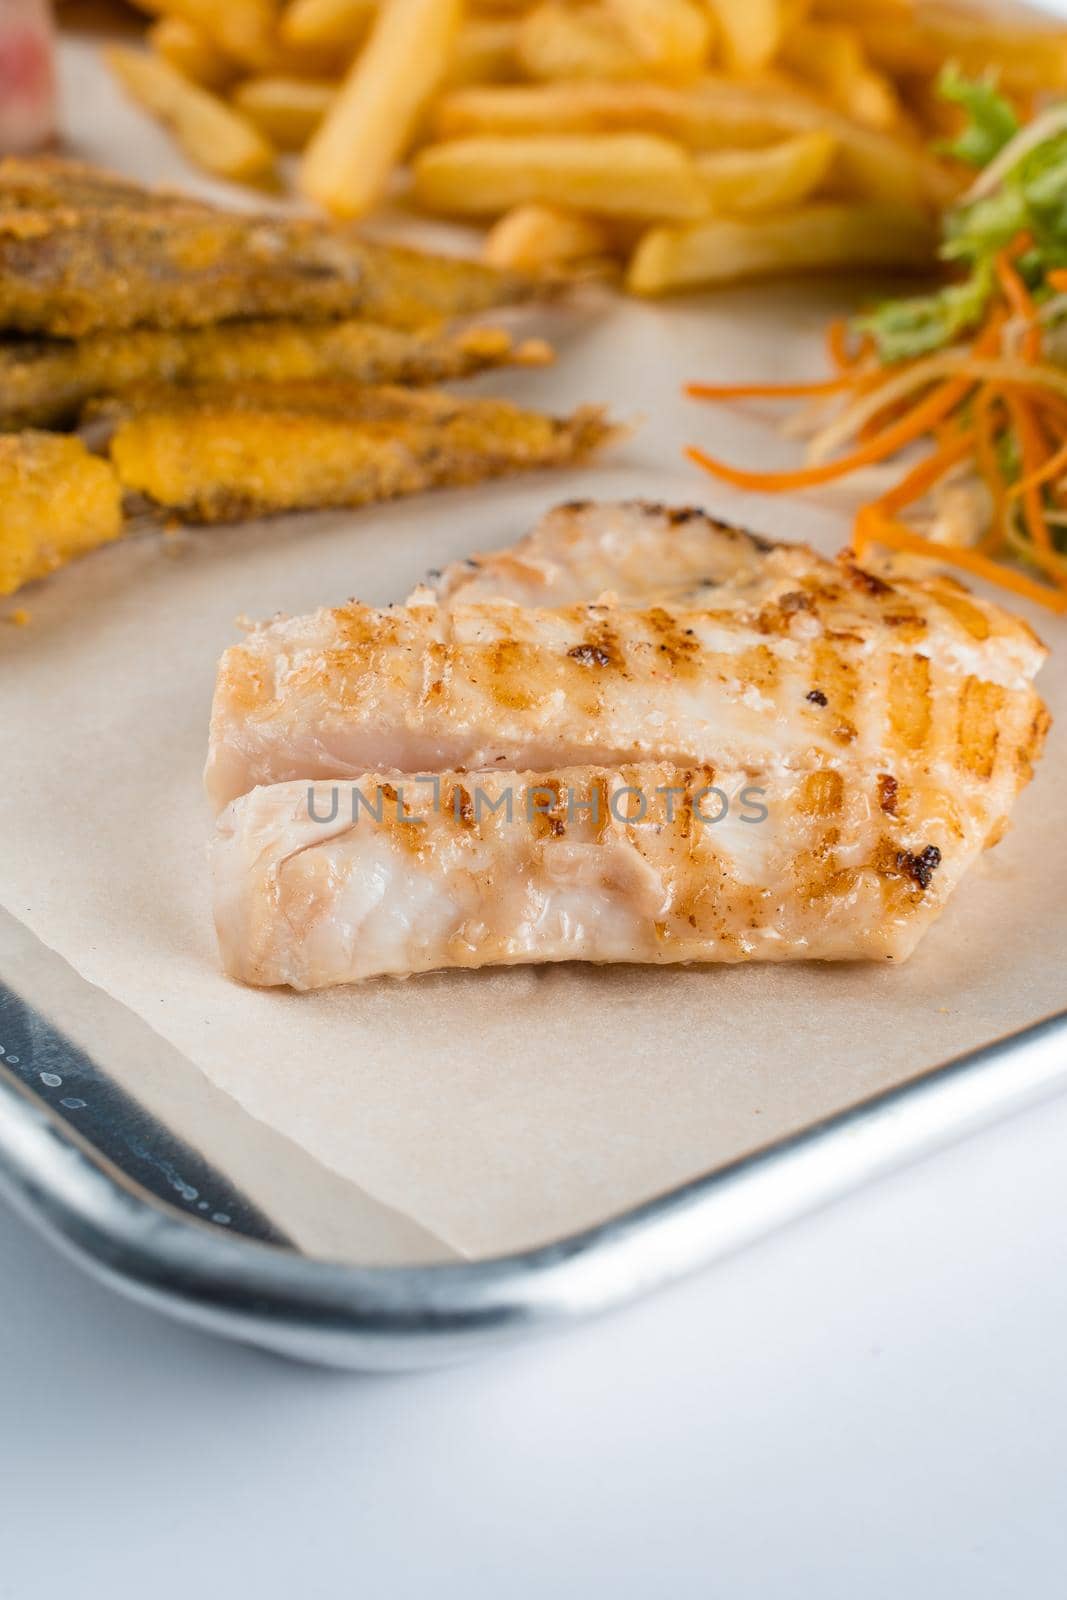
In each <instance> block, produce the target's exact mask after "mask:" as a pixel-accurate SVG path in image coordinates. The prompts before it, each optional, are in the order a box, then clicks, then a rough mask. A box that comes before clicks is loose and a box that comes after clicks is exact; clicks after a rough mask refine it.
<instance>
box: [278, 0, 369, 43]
mask: <svg viewBox="0 0 1067 1600" xmlns="http://www.w3.org/2000/svg"><path fill="white" fill-rule="evenodd" d="M377 10H378V4H377V0H290V3H289V4H288V5H287V6H286V7H285V9H284V11H283V12H282V14H281V17H280V19H279V22H278V34H279V37H280V38H281V41H282V43H283V44H287V45H293V46H296V47H298V48H300V49H311V50H320V49H321V50H329V51H337V52H338V53H339V54H340V55H342V56H346V55H347V56H349V57H350V56H351V55H352V53H353V51H355V50H357V49H358V48H359V46H360V45H361V44H362V43H363V41H364V39H365V38H366V37H367V34H368V33H369V32H370V28H371V24H372V23H373V22H374V18H375V14H376V12H377Z"/></svg>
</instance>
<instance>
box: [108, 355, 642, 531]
mask: <svg viewBox="0 0 1067 1600" xmlns="http://www.w3.org/2000/svg"><path fill="white" fill-rule="evenodd" d="M92 414H93V415H94V416H97V417H99V418H101V419H102V420H105V421H108V422H110V423H111V424H112V425H113V427H114V431H113V433H112V436H111V441H110V446H109V448H110V454H111V460H112V462H113V464H114V466H115V470H116V471H117V473H118V475H119V478H120V479H121V481H122V483H123V485H124V487H125V488H126V489H127V490H128V491H131V492H134V493H137V494H140V495H144V496H145V497H147V499H148V500H149V501H151V502H152V503H153V504H155V505H156V506H160V507H163V508H165V509H167V510H169V511H173V512H176V513H178V514H179V515H180V516H182V517H183V518H184V519H185V520H186V521H193V522H230V521H234V520H237V519H239V518H243V517H248V516H268V515H272V514H277V513H281V512H286V511H299V510H309V509H314V508H318V507H323V506H362V505H368V504H371V503H373V502H377V501H381V500H388V499H393V498H395V497H396V496H398V495H409V494H416V493H420V492H421V491H423V490H425V489H430V488H437V487H441V486H446V485H455V484H470V483H479V482H481V481H483V480H484V479H486V478H491V477H497V476H500V475H502V474H505V473H510V472H519V471H530V470H533V469H537V468H543V467H560V466H567V465H571V464H573V463H576V462H581V461H584V460H585V459H587V458H588V457H589V456H590V455H592V454H593V452H594V451H596V450H598V449H600V448H601V447H602V446H604V445H606V444H607V443H609V442H610V441H611V440H612V439H613V438H614V437H616V435H617V432H618V430H617V429H615V428H613V427H612V425H611V424H609V423H608V421H607V420H606V419H605V418H604V416H603V414H602V413H601V412H600V411H599V410H597V409H596V408H595V407H582V408H580V409H579V410H577V411H576V412H575V413H574V414H573V415H572V416H570V417H562V418H557V417H549V416H545V415H543V414H541V413H539V412H534V411H524V410H522V409H520V408H519V407H518V406H515V405H512V404H511V403H510V402H508V401H504V400H487V399H479V400H461V399H457V398H455V396H452V395H449V394H446V393H443V392H440V391H436V390H418V391H412V390H408V389H400V388H391V387H388V386H384V387H381V388H366V387H363V386H361V385H358V384H351V383H342V382H340V381H334V382H327V381H323V382H307V383H303V382H299V383H298V382H296V381H293V382H290V383H278V384H266V383H265V384H255V383H246V384H243V385H240V386H234V387H232V388H224V387H221V386H217V385H213V386H211V387H210V388H209V389H208V390H206V391H201V390H197V389H191V390H173V391H167V392H165V393H160V392H159V390H158V389H154V390H152V391H150V392H149V393H147V394H142V393H139V392H137V391H133V392H131V393H130V394H127V395H124V396H123V397H121V399H119V400H117V401H114V402H107V403H105V404H103V405H101V406H99V407H94V408H93V411H92Z"/></svg>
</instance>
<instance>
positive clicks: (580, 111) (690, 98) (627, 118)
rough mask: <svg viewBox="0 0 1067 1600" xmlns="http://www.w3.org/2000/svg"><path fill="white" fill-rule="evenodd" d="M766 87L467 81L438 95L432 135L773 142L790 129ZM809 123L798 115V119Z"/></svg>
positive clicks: (710, 144)
mask: <svg viewBox="0 0 1067 1600" xmlns="http://www.w3.org/2000/svg"><path fill="white" fill-rule="evenodd" d="M776 101H777V97H776V96H775V95H772V94H769V93H763V94H760V95H757V94H756V93H755V92H754V91H753V90H751V89H750V88H749V87H748V86H747V85H746V86H744V87H742V86H738V85H735V84H732V83H729V82H728V81H727V80H725V79H716V80H709V79H701V80H699V82H698V83H696V84H692V85H688V84H687V85H686V86H685V87H684V88H683V87H675V86H673V85H668V84H660V83H578V82H575V83H552V84H547V83H546V84H509V85H504V86H501V87H499V88H498V87H495V86H489V87H485V88H470V89H461V90H456V91H455V92H453V93H449V94H446V95H444V96H442V98H441V99H440V100H439V101H438V103H437V107H436V112H435V117H434V124H435V131H436V133H437V137H438V138H439V139H457V138H466V137H471V136H481V135H485V134H490V135H503V136H505V137H512V136H514V137H520V138H521V137H530V136H534V135H537V134H585V133H628V132H636V133H658V134H661V135H663V136H664V137H665V138H672V139H677V140H679V141H680V142H681V143H682V144H686V145H689V146H691V147H692V148H693V149H698V150H701V149H716V148H719V147H722V146H725V147H732V148H737V147H738V146H743V147H745V148H748V147H758V146H760V145H765V144H773V143H774V142H775V141H776V140H778V139H781V138H783V137H784V136H785V135H786V134H789V133H792V132H795V131H796V128H795V127H794V125H793V122H792V121H791V120H790V118H789V117H788V116H785V117H783V115H782V113H781V111H780V110H779V108H778V105H777V103H776ZM808 125H810V124H809V123H807V122H805V124H804V126H808Z"/></svg>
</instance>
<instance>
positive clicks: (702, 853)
mask: <svg viewBox="0 0 1067 1600" xmlns="http://www.w3.org/2000/svg"><path fill="white" fill-rule="evenodd" d="M1013 794H1014V777H1013V775H1012V774H1011V773H1010V772H1009V771H1008V769H1004V770H1003V771H1002V773H1001V776H1000V779H999V782H998V784H996V785H990V784H973V783H971V784H966V783H965V784H964V785H963V786H962V788H961V787H960V786H959V785H957V784H956V783H953V784H952V785H951V786H950V787H947V788H946V787H939V786H938V784H937V783H936V782H934V781H931V780H929V779H926V778H924V777H922V776H918V777H917V778H916V779H915V780H914V781H913V782H909V783H901V784H900V785H899V786H898V787H897V788H895V789H894V790H893V791H892V793H891V795H890V791H889V790H888V788H887V780H886V777H885V774H884V773H881V772H879V770H878V768H877V766H869V765H868V766H859V765H856V766H850V767H849V769H848V770H847V771H846V772H843V773H842V772H838V771H834V770H822V771H806V772H805V771H800V772H790V771H774V772H772V773H770V774H767V775H756V776H753V775H752V774H751V773H749V772H748V771H746V770H744V769H742V770H736V769H734V770H729V769H728V770H719V769H717V768H712V767H704V768H699V769H694V768H687V769H684V770H680V769H678V768H675V767H673V766H669V765H638V766H628V765H624V766H621V767H619V768H618V769H615V770H605V769H603V768H598V767H572V768H564V769H559V770H556V771H553V772H536V773H532V772H519V773H516V772H508V773H498V772H464V773H455V772H445V773H441V774H440V776H439V779H438V781H437V783H436V784H431V783H429V782H427V781H426V780H425V779H415V778H412V777H411V776H410V775H405V774H403V773H396V772H394V773H384V774H382V775H380V776H377V777H369V776H365V777H362V778H360V779H359V780H358V781H355V782H350V783H347V784H346V783H341V784H336V783H323V782H319V783H317V784H313V785H312V784H308V783H307V782H293V783H284V784H275V785H273V786H271V787H270V788H262V789H254V790H253V791H252V792H251V793H250V794H246V795H244V796H243V797H242V798H241V799H239V800H237V801H235V802H234V803H233V804H232V805H231V806H230V807H229V808H228V809H227V810H226V811H225V812H224V813H223V815H222V816H221V817H220V819H219V823H218V828H217V833H216V839H215V845H214V851H213V870H214V880H215V924H216V929H217V932H218V938H219V947H220V950H221V953H222V961H223V965H224V967H225V969H226V971H227V972H228V973H229V974H230V975H231V976H232V977H234V978H238V979H240V980H241V981H242V982H244V983H249V984H260V985H267V984H289V985H291V986H292V987H293V988H295V989H319V988H322V987H324V986H326V985H329V984H339V983H350V982H353V981H355V980H359V979H364V978H369V977H375V976H378V975H382V974H394V975H402V974H407V973H415V972H426V971H431V970H433V969H434V968H440V967H481V966H494V965H512V964H515V963H518V962H528V961H573V960H581V961H597V962H617V961H640V962H650V963H667V962H680V961H728V962H737V961H756V960H764V961H788V960H811V959H815V960H824V961H831V960H856V959H871V958H874V959H892V960H902V959H903V958H905V957H906V956H908V955H909V954H910V953H911V951H912V950H913V948H914V946H915V944H916V943H917V941H918V939H919V938H920V936H921V934H922V933H923V932H924V930H925V929H926V928H927V927H928V926H929V924H930V923H931V922H932V921H933V919H934V918H935V917H936V916H937V915H938V914H939V913H940V911H941V910H942V908H943V906H944V904H945V902H946V900H947V899H948V897H949V895H950V894H951V892H952V890H953V889H954V888H955V886H956V884H957V883H958V882H959V879H960V877H961V876H962V874H963V873H964V872H965V871H966V869H967V867H968V866H969V865H970V864H971V862H972V861H973V860H974V858H975V856H976V855H977V854H978V852H979V851H980V850H981V848H982V846H983V845H984V844H985V842H986V840H987V839H988V837H989V835H990V832H991V830H992V829H993V827H994V826H995V822H996V818H997V817H998V815H999V814H1000V813H1001V812H1003V811H1004V810H1005V809H1006V808H1007V807H1008V806H1009V805H1010V804H1011V799H1012V797H1013Z"/></svg>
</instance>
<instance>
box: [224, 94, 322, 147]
mask: <svg viewBox="0 0 1067 1600" xmlns="http://www.w3.org/2000/svg"><path fill="white" fill-rule="evenodd" d="M336 95H337V85H336V83H322V82H316V81H315V80H313V79H310V78H249V79H247V80H246V81H245V82H244V83H242V84H239V85H238V86H237V88H236V89H235V90H234V92H233V96H232V99H233V104H234V105H235V106H236V107H237V109H238V111H240V112H241V113H242V114H243V115H244V116H246V117H247V118H248V120H249V122H252V123H254V124H255V126H256V127H257V128H258V129H259V131H260V133H262V134H263V135H264V136H265V137H266V138H268V139H269V140H270V142H271V144H272V145H273V146H274V148H275V149H276V150H303V148H304V146H305V145H306V144H307V142H308V140H309V139H310V138H311V136H312V134H313V133H314V132H315V130H316V128H317V127H318V126H319V124H320V123H321V122H322V119H323V117H324V116H325V115H326V113H327V112H328V111H329V109H330V107H331V105H332V104H333V102H334V99H335V97H336Z"/></svg>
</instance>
